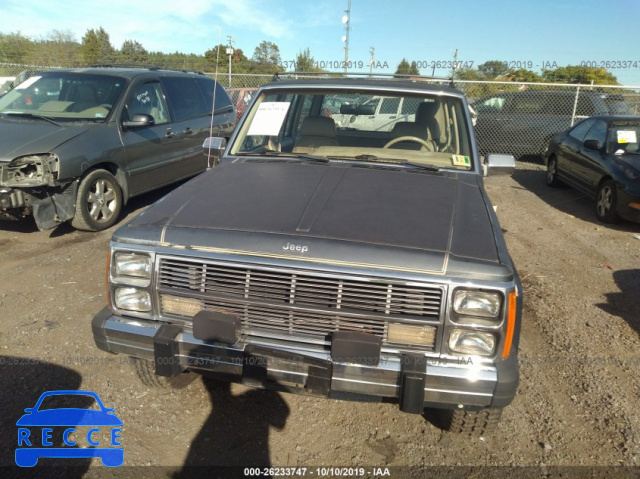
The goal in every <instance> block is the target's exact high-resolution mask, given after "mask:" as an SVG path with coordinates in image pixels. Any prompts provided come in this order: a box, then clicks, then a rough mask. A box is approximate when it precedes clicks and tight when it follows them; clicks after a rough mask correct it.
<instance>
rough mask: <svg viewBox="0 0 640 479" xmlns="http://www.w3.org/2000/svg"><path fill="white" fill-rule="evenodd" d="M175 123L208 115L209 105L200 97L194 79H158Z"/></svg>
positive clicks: (200, 94) (209, 111)
mask: <svg viewBox="0 0 640 479" xmlns="http://www.w3.org/2000/svg"><path fill="white" fill-rule="evenodd" d="M160 83H162V87H163V88H164V90H165V92H166V93H167V100H168V101H169V106H170V107H171V112H172V113H173V118H174V120H175V121H182V120H186V119H189V118H195V117H198V116H203V115H208V114H210V113H211V104H210V103H208V102H207V101H206V100H205V98H204V96H203V95H202V93H201V91H200V88H199V87H198V84H197V83H196V80H195V79H194V78H184V77H160Z"/></svg>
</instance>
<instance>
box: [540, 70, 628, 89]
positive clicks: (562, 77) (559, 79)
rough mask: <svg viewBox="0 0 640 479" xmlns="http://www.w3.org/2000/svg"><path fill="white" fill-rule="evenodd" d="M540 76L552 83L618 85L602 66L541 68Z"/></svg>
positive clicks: (616, 80)
mask: <svg viewBox="0 0 640 479" xmlns="http://www.w3.org/2000/svg"><path fill="white" fill-rule="evenodd" d="M542 78H543V79H545V80H546V81H550V82H553V83H586V84H589V83H591V82H593V83H594V84H595V85H619V83H618V79H617V78H616V77H615V76H614V75H613V74H612V73H610V72H608V71H607V70H605V69H604V68H589V67H580V66H572V65H569V66H566V67H558V68H556V69H554V70H542Z"/></svg>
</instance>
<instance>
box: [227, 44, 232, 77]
mask: <svg viewBox="0 0 640 479" xmlns="http://www.w3.org/2000/svg"><path fill="white" fill-rule="evenodd" d="M227 40H228V41H229V46H228V47H227V55H229V88H231V57H233V37H232V36H231V35H227Z"/></svg>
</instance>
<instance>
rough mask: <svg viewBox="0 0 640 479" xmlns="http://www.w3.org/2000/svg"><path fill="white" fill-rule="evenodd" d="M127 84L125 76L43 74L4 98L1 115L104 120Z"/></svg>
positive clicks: (0, 104) (13, 90)
mask: <svg viewBox="0 0 640 479" xmlns="http://www.w3.org/2000/svg"><path fill="white" fill-rule="evenodd" d="M125 84H126V80H125V79H124V78H121V77H116V76H107V75H92V74H86V73H78V72H46V73H39V74H36V75H34V76H32V77H30V78H28V79H27V80H25V81H24V82H22V83H21V84H19V85H18V86H16V87H15V88H14V89H12V90H11V91H9V92H8V93H7V94H6V95H4V96H2V97H0V115H3V116H11V115H14V116H23V117H30V118H34V117H43V118H47V119H54V120H56V121H58V120H62V121H64V120H71V121H77V120H92V121H103V120H104V119H106V118H107V116H108V115H109V112H110V111H111V108H112V107H113V105H114V104H115V103H116V102H117V100H118V98H119V97H120V95H121V94H122V92H123V91H124V87H125Z"/></svg>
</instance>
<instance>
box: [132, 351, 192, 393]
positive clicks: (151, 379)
mask: <svg viewBox="0 0 640 479" xmlns="http://www.w3.org/2000/svg"><path fill="white" fill-rule="evenodd" d="M131 359H133V365H134V368H135V370H136V374H137V375H138V378H139V379H140V381H142V384H144V385H145V386H148V387H150V388H155V389H183V388H185V387H187V386H188V385H189V384H191V383H192V382H193V381H195V380H196V379H197V378H198V375H197V374H196V373H192V372H184V373H180V374H178V375H177V376H173V377H171V378H168V377H165V376H158V375H157V374H156V364H155V362H153V361H149V360H148V359H140V358H131Z"/></svg>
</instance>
